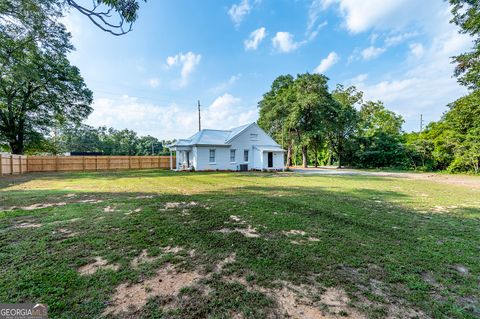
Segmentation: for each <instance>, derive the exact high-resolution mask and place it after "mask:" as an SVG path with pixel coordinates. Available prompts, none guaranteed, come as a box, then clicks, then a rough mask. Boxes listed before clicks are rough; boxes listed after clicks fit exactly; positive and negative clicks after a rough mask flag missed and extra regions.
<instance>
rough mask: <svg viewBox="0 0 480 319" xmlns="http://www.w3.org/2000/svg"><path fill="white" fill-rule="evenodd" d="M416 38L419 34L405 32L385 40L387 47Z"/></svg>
mask: <svg viewBox="0 0 480 319" xmlns="http://www.w3.org/2000/svg"><path fill="white" fill-rule="evenodd" d="M416 36H418V32H404V33H400V34H396V35H392V36H389V37H387V38H386V39H385V45H386V46H387V47H390V46H394V45H397V44H400V43H402V42H404V41H405V40H408V39H410V38H413V37H416Z"/></svg>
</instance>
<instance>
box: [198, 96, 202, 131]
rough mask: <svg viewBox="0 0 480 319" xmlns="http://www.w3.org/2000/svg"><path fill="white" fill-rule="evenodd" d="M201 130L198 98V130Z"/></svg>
mask: <svg viewBox="0 0 480 319" xmlns="http://www.w3.org/2000/svg"><path fill="white" fill-rule="evenodd" d="M201 130H202V117H201V115H200V100H198V131H199V132H200V131H201Z"/></svg>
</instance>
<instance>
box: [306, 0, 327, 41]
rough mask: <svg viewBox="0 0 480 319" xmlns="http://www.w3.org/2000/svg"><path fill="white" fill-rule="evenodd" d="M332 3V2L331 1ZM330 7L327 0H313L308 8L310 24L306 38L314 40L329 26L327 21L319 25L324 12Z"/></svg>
mask: <svg viewBox="0 0 480 319" xmlns="http://www.w3.org/2000/svg"><path fill="white" fill-rule="evenodd" d="M330 1H331V0H330ZM328 6H329V3H328V1H327V0H313V1H312V3H311V4H310V7H309V8H308V23H307V32H306V36H307V38H308V39H310V40H313V39H314V38H315V37H316V36H317V35H318V33H319V32H320V29H321V28H323V27H324V26H326V25H327V22H326V21H323V22H322V23H317V22H318V19H319V17H320V14H321V13H322V11H324V10H325V9H326V8H327V7H328Z"/></svg>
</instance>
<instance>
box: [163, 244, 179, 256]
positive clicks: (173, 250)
mask: <svg viewBox="0 0 480 319" xmlns="http://www.w3.org/2000/svg"><path fill="white" fill-rule="evenodd" d="M162 250H163V252H164V253H166V254H178V253H179V252H181V251H182V250H183V248H182V247H178V246H175V247H170V246H167V247H163V248H162Z"/></svg>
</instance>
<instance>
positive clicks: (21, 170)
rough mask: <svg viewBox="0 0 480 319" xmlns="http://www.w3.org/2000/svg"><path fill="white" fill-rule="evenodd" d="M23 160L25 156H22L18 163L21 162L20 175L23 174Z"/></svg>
mask: <svg viewBox="0 0 480 319" xmlns="http://www.w3.org/2000/svg"><path fill="white" fill-rule="evenodd" d="M22 159H23V155H20V157H19V158H18V161H19V163H20V175H22V174H23V169H22Z"/></svg>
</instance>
